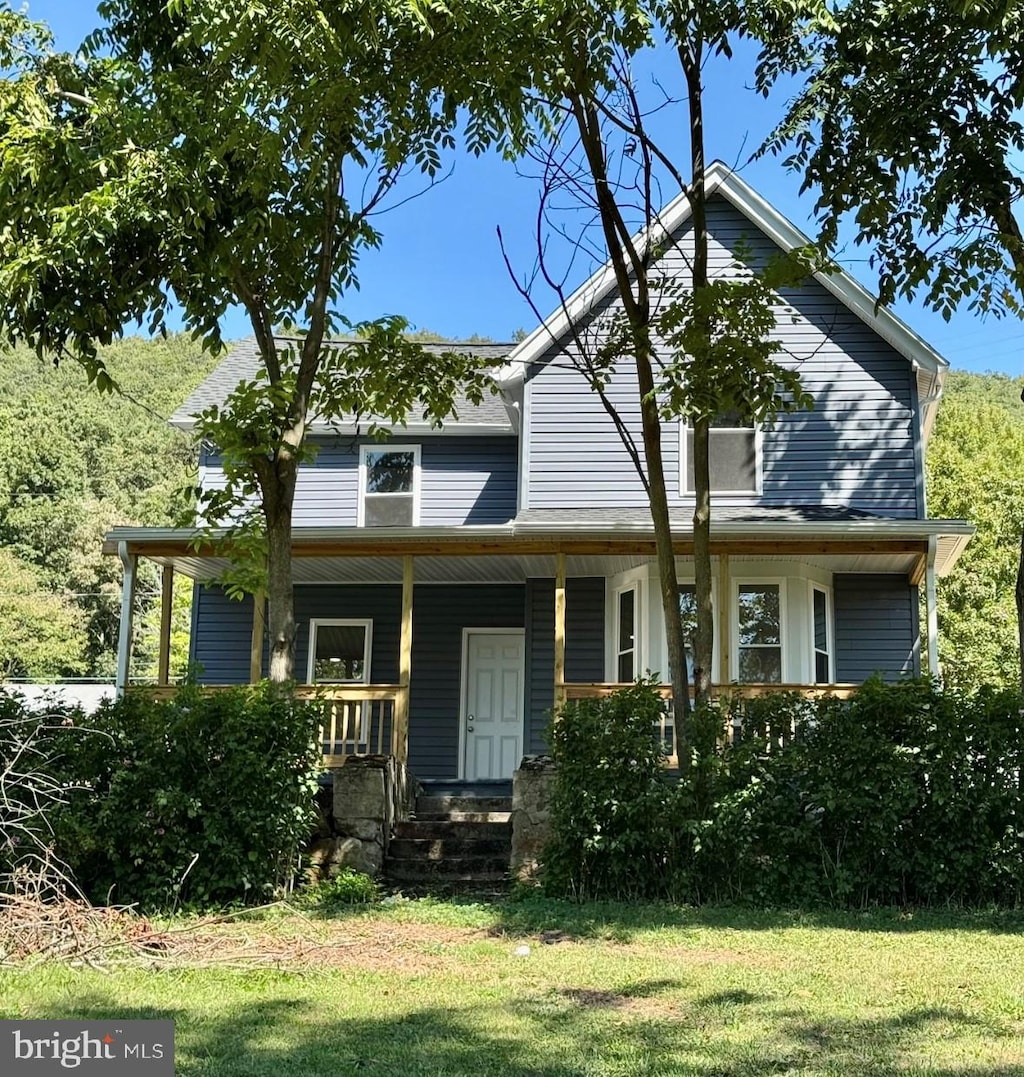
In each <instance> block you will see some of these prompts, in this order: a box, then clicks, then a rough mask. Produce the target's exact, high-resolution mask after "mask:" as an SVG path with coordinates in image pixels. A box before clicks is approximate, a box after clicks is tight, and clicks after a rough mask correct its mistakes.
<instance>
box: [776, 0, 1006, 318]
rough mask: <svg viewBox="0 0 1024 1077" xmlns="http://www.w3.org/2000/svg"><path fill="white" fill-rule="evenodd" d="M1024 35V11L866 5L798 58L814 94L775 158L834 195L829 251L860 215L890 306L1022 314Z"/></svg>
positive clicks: (855, 5) (806, 97) (786, 127)
mask: <svg viewBox="0 0 1024 1077" xmlns="http://www.w3.org/2000/svg"><path fill="white" fill-rule="evenodd" d="M1020 32H1021V10H1020V6H1019V4H1017V3H1016V2H1014V0H1003V2H999V3H994V4H975V5H963V4H960V3H957V2H955V0H939V2H937V3H936V2H931V0H928V2H924V0H898V2H897V3H893V4H888V5H886V6H885V7H879V6H878V5H877V4H874V3H872V2H871V0H854V2H852V3H848V4H843V5H840V6H829V7H827V8H822V9H821V11H820V13H819V15H818V17H817V18H816V19H814V20H813V21H812V22H811V23H810V25H809V27H808V31H807V37H806V40H805V46H806V47H805V49H798V50H794V52H793V53H792V54H791V55H790V56H789V57H786V58H785V61H787V62H784V63H783V66H787V67H788V68H789V69H790V70H793V71H795V72H796V73H797V74H799V75H801V76H802V77H803V78H804V80H805V83H804V87H803V90H802V92H801V93H799V94H798V95H797V96H796V98H795V100H794V101H793V103H792V105H791V109H790V113H789V115H788V117H787V118H786V120H785V121H784V122H783V123H782V124H781V125H780V127H779V129H778V130H777V131H776V132H775V134H774V136H773V138H772V139H771V140H770V141H769V147H770V148H771V149H772V150H774V151H776V152H781V151H782V150H783V148H785V147H789V148H791V155H790V156H789V158H788V160H787V163H788V164H789V165H791V166H793V167H796V168H799V169H800V170H801V171H802V172H804V174H805V177H806V180H805V186H808V187H810V186H815V187H818V188H820V196H819V199H818V209H819V210H820V212H821V218H822V224H823V238H824V240H825V242H826V243H827V244H828V245H830V246H833V245H834V244H835V242H836V240H837V237H838V227H839V222H840V220H841V219H842V218H843V217H844V216H846V215H851V216H852V218H853V222H854V224H855V227H856V229H857V232H856V237H857V241H858V242H860V243H865V244H868V245H869V246H870V247H871V248H872V250H873V260H874V263H875V265H876V267H877V270H878V274H879V296H880V299H881V301H882V302H883V303H888V302H891V301H892V299H893V298H895V297H896V296H898V295H906V296H912V295H914V294H915V293H917V292H919V291H923V292H924V294H925V296H926V299H927V301H928V303H929V304H930V305H931V306H932V307H934V308H935V309H936V310H939V311H941V312H942V313H943V314H944V315H945V316H946V317H947V318H948V317H949V316H950V314H951V313H952V311H953V309H954V308H955V307H956V306H958V305H959V304H960V303H963V302H967V303H968V305H969V306H970V307H972V308H974V307H978V308H980V309H994V310H995V311H996V312H1003V311H1006V310H1010V311H1018V310H1019V309H1020V298H1021V295H1022V292H1024V247H1022V245H1021V233H1020V229H1019V227H1018V226H1017V224H1016V222H1015V221H1014V216H1013V206H1014V204H1015V203H1016V201H1017V199H1018V198H1019V196H1020V180H1019V178H1018V176H1017V172H1016V166H1015V164H1014V158H1015V156H1016V155H1017V154H1019V153H1020V151H1021V150H1022V149H1024V124H1022V122H1021V113H1020V104H1021V97H1020V80H1021V77H1022V75H1024V66H1022V61H1021V52H1020ZM882 101H898V102H899V103H900V107H899V108H897V109H887V108H879V102H882Z"/></svg>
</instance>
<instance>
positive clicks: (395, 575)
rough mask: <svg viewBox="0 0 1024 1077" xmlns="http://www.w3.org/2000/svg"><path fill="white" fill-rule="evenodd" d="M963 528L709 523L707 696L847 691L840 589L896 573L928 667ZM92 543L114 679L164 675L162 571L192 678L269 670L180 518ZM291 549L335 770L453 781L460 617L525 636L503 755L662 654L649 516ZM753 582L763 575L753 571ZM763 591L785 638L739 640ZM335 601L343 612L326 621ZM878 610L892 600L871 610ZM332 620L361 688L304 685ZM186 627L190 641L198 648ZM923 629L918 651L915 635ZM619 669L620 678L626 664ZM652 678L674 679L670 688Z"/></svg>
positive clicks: (309, 689) (304, 668) (467, 634)
mask: <svg viewBox="0 0 1024 1077" xmlns="http://www.w3.org/2000/svg"><path fill="white" fill-rule="evenodd" d="M954 523H956V522H954ZM939 524H941V525H942V526H938V525H939ZM970 533H971V529H970V528H969V527H968V525H960V524H958V523H956V526H952V525H951V523H950V522H948V521H941V522H940V521H878V522H877V523H875V522H869V523H868V525H867V526H860V527H853V528H851V527H850V525H849V523H848V522H845V523H843V524H841V525H839V524H833V525H831V526H829V525H828V524H824V525H823V524H820V523H818V524H814V525H808V524H801V523H796V524H794V523H787V524H780V525H776V527H774V528H767V527H762V528H759V529H757V531H756V532H755V531H754V530H753V529H751V528H750V527H749V526H744V527H740V526H738V525H736V524H730V523H729V522H725V523H722V524H719V525H718V526H717V527H716V528H715V529H714V531H713V546H712V554H713V561H714V569H715V606H716V636H717V638H718V643H717V645H716V654H715V670H716V687H715V691H716V693H719V694H721V693H728V694H734V695H735V694H740V695H750V694H758V693H762V692H766V691H777V690H780V689H788V690H797V691H801V692H805V693H808V694H815V695H817V694H822V693H829V692H831V693H834V694H839V695H845V694H848V693H849V692H850V691H851V690H852V688H853V687H855V685H856V684H858V683H860V681H861V680H863V678H864V676H866V675H867V672H870V668H869V667H867V666H864V667H863V668H864V669H867V672H865V673H863V675H861V667H857V668H856V674H857V675H856V676H844V675H843V674H844V672H845V671H847V670H852V669H854V666H852V665H851V661H850V659H849V658H848V657H844V654H845V652H842V653H841V651H840V648H841V646H842V645H843V644H842V639H845V638H847V637H849V639H850V640H851V641H852V642H850V643H849V644H848V650H851V653H852V651H853V650H855V649H856V632H858V631H862V630H863V629H864V626H863V625H860V626H858V624H857V623H856V621H857V619H858V618H860V619H863V618H864V617H865V616H866V614H865V612H864V611H865V609H867V606H866V605H865V603H864V602H861V603H860V605H858V604H857V602H856V601H855V598H856V596H857V593H858V592H862V591H864V590H865V588H863V587H858V586H857V584H858V582H859V579H858V577H860V578H861V579H863V581H873V585H874V584H877V581H879V580H882V581H894V582H895V584H896V585H897V588H896V589H897V590H898V589H899V588H902V589H903V590H905V591H906V594H907V596H910V597H908V598H907V599H906V601H905V602H904V606H905V607H906V610H907V616H908V617H910V618H911V619H912V620H913V624H908V626H907V628H906V630H905V634H907V639H908V640H910V634H912V633H913V632H914V631H916V632H917V636H916V639H915V640H913V641H911V649H910V651H908V652H907V654H906V655H904V656H903V657H901V658H900V662H902V666H900V667H899V669H897V670H896V671H897V672H906V673H913V672H918V671H920V670H921V669H922V668H925V669H927V670H928V671H930V672H937V670H938V648H937V615H936V607H935V578H936V575H937V574H940V573H941V572H944V571H948V568H949V567H951V565H952V563H953V561H955V559H956V556H958V554H959V551H960V549H961V548H962V546H963V544H964V543H965V542H966V541H967V539H968V538H969V536H970ZM755 536H756V537H755ZM105 552H107V553H110V554H114V555H117V556H119V557H120V559H121V561H122V564H123V566H124V587H123V593H122V613H121V628H120V639H119V651H118V674H117V684H118V690H119V691H120V692H124V691H135V690H146V691H149V692H155V693H157V694H168V693H170V692H172V691H173V690H174V688H173V685H172V684H171V683H170V682H171V678H170V627H171V616H170V596H171V593H172V589H173V583H174V579H175V576H176V575H177V574H181V575H184V576H187V577H189V578H190V579H192V580H193V581H195V582H196V584H197V590H196V592H195V593H196V596H197V600H196V601H197V605H196V607H194V609H193V625H192V635H193V640H192V649H191V652H190V653H191V655H192V657H193V658H194V659H195V658H197V657H198V658H199V659H200V660H201V659H202V658H203V657H205V658H207V660H208V661H207V664H208V670H207V675H206V682H207V683H205V684H204V687H205V688H206V689H207V690H210V691H216V690H217V689H218V688H219V687H222V686H226V685H228V684H238V683H244V682H253V683H255V682H258V681H259V680H260V679H261V677H262V676H263V674H264V671H265V668H266V641H265V634H266V633H265V602H264V601H263V598H262V596H254V597H253V598H252V599H251V600H246V601H245V602H244V603H233V604H232V605H231V606H230V607H229V606H227V604H226V603H227V600H226V599H223V600H222V599H221V598H220V597H217V592H216V591H215V590H211V589H208V588H207V587H206V586H205V585H206V584H207V583H209V582H211V581H215V580H216V579H217V578H218V576H219V575H220V574H221V573H222V572H223V570H224V568H225V567H226V565H227V561H226V559H225V556H224V553H223V550H222V549H221V547H220V546H219V545H218V544H217V543H216V542H213V541H209V540H207V539H204V538H202V537H198V536H197V535H195V534H194V533H192V532H189V531H183V530H178V529H175V530H171V529H167V530H157V529H118V530H116V531H114V532H112V533H111V534H110V535H109V536H108V538H107V541H106V544H105ZM675 552H676V556H677V566H678V568H679V569H680V578H681V581H685V580H686V578H687V575H688V573H689V574H690V575H691V576H692V567H691V566H692V556H693V547H692V541H691V540H690V539H688V537H687V536H686V535H685V534H683V535H680V537H679V539H678V540H677V541H676V543H675ZM293 554H294V558H295V561H294V570H295V583H296V595H297V599H296V601H297V619H298V620H299V621H300V634H301V638H300V640H299V648H298V649H299V652H300V654H299V661H297V664H296V679H297V680H300V681H306V682H307V683H304V684H300V685H299V686H298V691H299V693H300V694H301V695H303V696H308V697H310V698H313V697H316V698H321V699H324V700H325V701H326V702H327V706H328V710H327V712H326V713H327V719H326V722H325V727H324V730H323V745H324V761H325V765H327V766H338V765H340V764H342V763H343V762H344V760H345V758H346V757H348V756H350V755H353V754H368V753H379V754H392V755H394V756H396V757H397V758H398V759H399V760H400V761H402V762H403V763H409V764H411V765H412V767H413V769H414V770H417V773H419V769H418V768H422V769H423V770H424V771H425V772H426V773H428V774H434V775H436V776H437V777H439V778H441V777H450V778H462V777H466V776H468V774H469V771H470V770H471V769H472V768H473V766H474V756H473V753H474V750H475V745H476V744H477V741H478V740H479V741H480V743H481V745H483V744H484V737H483V735H482V733H479V732H478V730H477V728H476V727H474V725H473V723H474V720H475V719H476V718H477V717H478V716H477V714H476V710H477V708H475V707H474V706H473V704H472V700H471V699H469V698H468V697H469V696H470V694H471V692H470V689H472V688H474V687H475V688H477V689H478V690H479V691H478V692H477V694H476V695H475V696H474V697H473V698H474V699H477V698H482V695H483V694H485V693H483V689H481V688H480V687H479V685H472V684H469V683H468V680H469V679H471V678H472V677H473V674H472V669H473V668H476V667H475V666H474V665H473V663H474V662H476V663H477V665H479V664H480V662H483V665H486V662H485V661H484V660H482V659H479V656H477V657H476V658H474V656H473V654H472V652H471V651H469V650H467V648H468V647H471V646H472V640H473V633H474V632H477V633H479V634H480V638H481V639H484V638H485V637H489V638H490V640H491V642H492V643H500V642H502V640H501V638H500V637H501V634H502V633H507V634H508V636H509V638H510V640H511V639H512V638H514V637H516V634H517V633H518V634H519V636H520V637H521V639H522V648H523V651H522V656H521V658H520V659H518V661H519V663H520V665H519V668H520V669H521V673H522V675H521V679H520V680H519V682H518V684H517V685H515V687H514V688H512V687H509V688H508V691H509V692H511V693H512V694H511V695H510V696H509V697H508V699H507V700H505V701H504V702H502V701H501V700H498V697H497V696H495V699H496V700H498V703H497V704H496V705H498V706H499V707H500V706H502V705H505V703H507V704H508V706H509V707H510V708H511V709H512V710H514V711H515V712H516V714H515V716H514V717H515V721H514V722H513V723H512V724H514V725H516V726H517V731H516V732H515V734H514V735H513V734H509V735H508V736H507V737H506V739H507V741H508V745H509V746H508V748H507V753H512V754H515V755H517V756H521V755H522V754H524V753H530V752H536V751H541V750H543V740H542V734H543V728H544V725H545V724H546V720H547V718H546V715H547V713H548V712H550V711H551V709H552V708H555V709H557V707H558V706H559V705H560V704H561V703H563V702H564V701H565V700H567V699H578V698H584V697H588V696H598V695H602V694H605V693H607V692H610V691H613V690H614V689H615V687H617V686H619V684H620V682H621V683H629V681H630V680H631V678H632V677H635V676H638V675H640V674H643V673H644V672H645V671H646V670H659V669H664V668H665V666H664V657H663V651H662V650H661V649H660V647H661V644H660V643H659V640H658V635H657V625H658V619H659V617H660V616H661V614H660V603H659V602H656V601H654V600H653V598H654V597H656V596H652V595H651V593H650V588H649V585H648V584H646V583H645V582H644V581H645V580H649V579H650V568H651V565H652V564H653V559H654V545H653V538H652V537H651V536H650V534H649V528H648V529H644V528H632V529H631V530H630V531H629V532H627V533H623V529H621V528H620V529H615V528H603V529H600V530H598V529H590V530H589V531H587V530H582V531H581V529H579V528H576V529H574V530H573V531H572V532H571V533H567V532H566V530H565V529H552V528H547V529H543V528H539V527H537V526H536V525H531V526H525V525H523V524H519V525H516V524H509V525H503V526H498V527H478V528H473V527H461V528H431V529H427V528H415V529H413V528H393V529H391V528H389V529H387V530H386V531H385V530H384V529H375V530H369V529H365V528H304V529H297V530H296V532H295V537H294V544H293ZM140 558H148V559H149V560H151V561H153V562H155V563H156V564H157V565H158V566H160V570H161V580H162V586H161V619H160V641H159V655H158V663H157V666H158V670H157V677H156V683H155V684H154V683H152V681H150V682H149V683H146V684H141V683H139V682H138V680H137V679H133V677H132V675H131V674H132V669H131V655H132V635H133V617H134V610H135V608H136V594H135V588H136V577H137V566H138V562H139V559H140ZM766 580H767V581H777V582H767V583H765V582H761V581H766ZM750 581H754V582H750ZM815 581H818V582H815ZM821 581H824V582H821ZM851 581H852V585H851ZM816 587H817V588H820V589H822V591H823V592H824V593H827V595H828V603H829V604H828V606H827V607H824V608H825V609H826V610H827V615H828V617H827V628H826V629H825V630H824V631H825V633H826V635H825V636H824V637H823V640H824V643H823V647H822V651H821V654H818V655H816V652H815V648H814V640H813V638H811V637H813V636H814V631H815V629H814V625H813V621H812V623H810V624H809V625H806V624H805V622H806V621H807V619H808V617H811V618H812V619H813V616H814V614H815V610H816V606H815V601H816V600H815V599H814V593H815V588H816ZM918 587H921V588H922V589H923V592H924V607H925V617H924V621H925V624H924V625H923V626H921V627H923V628H924V631H921V630H920V628H919V627H918V626H917V624H916V613H915V612H914V608H915V607H916V595H917V588H918ZM645 588H646V590H645ZM892 590H893V588H892V587H890V591H892ZM631 593H632V594H633V595H634V598H633V599H632V601H633V603H634V605H633V607H632V608H633V617H634V621H633V625H632V628H627V627H623V625H622V620H623V610H622V608H621V607H622V606H623V605H628V603H625V602H624V601H623V600H622V599H621V597H620V596H622V595H624V594H626V595H628V594H631ZM901 593H902V592H901ZM765 594H767V595H768V596H769V597H770V598H772V599H773V601H774V602H775V609H776V616H777V619H779V621H780V623H782V622H784V624H783V628H784V630H785V633H786V634H787V635H788V636H789V637H790V638H789V639H788V640H786V641H784V640H783V639H782V637H781V635H780V638H779V640H778V643H777V644H774V643H768V644H757V643H754V644H752V643H751V642H750V639H749V638H748V637H749V632H747V633H746V635H744V632H745V627H744V621H743V617H744V616H745V614H744V606H743V604H744V602H746V603H747V605H749V602H750V600H751V596H753V598H755V599H757V598H759V597H761V598H763V597H764V595H765ZM200 595H207V596H210V597H208V599H207V600H206V601H207V606H208V607H209V608H208V609H205V610H204V609H200V608H199V606H198V601H199V599H198V596H200ZM808 596H809V597H808ZM850 596H854V597H850ZM332 604H333V605H332ZM325 613H327V614H332V615H333V616H324V614H325ZM339 613H344V614H345V617H344V618H339V617H338V614H339ZM882 616H891V615H890V614H887V613H885V611H883V613H882ZM218 618H219V620H218ZM332 620H333V621H336V622H338V623H343V624H344V625H345V626H346V628H347V630H348V631H349V635H352V634H353V633H354V631H355V629H354V627H353V626H356V625H359V624H366V625H368V626H370V627H367V628H366V629H365V630H364V637H363V638H364V641H365V648H366V661H365V663H364V664H363V665H362V666H359V663H358V661H356V660H353V662H354V665H353V666H352V668H350V669H349V670H348V672H349V673H350V674H352V676H353V679H354V678H355V677H356V676H358V677H359V678H360V681H359V683H354V680H353V681H350V682H349V683H330V682H328V683H311V682H314V681H316V680H318V679H320V678H318V677H317V676H316V670H315V666H316V663H317V661H318V660H319V659H318V656H317V639H318V638H324V639H326V638H327V637H326V633H325V631H324V628H323V626H324V625H327V624H329V623H330V622H331V621H332ZM318 625H319V626H320V628H319V631H320V636H318V634H317V629H318ZM211 626H212V627H211ZM783 628H780V633H781V632H782V631H783ZM371 632H372V636H373V640H372V645H371V640H370V635H371ZM844 633H845V636H844V635H843V634H844ZM851 634H852V635H851ZM197 635H200V636H202V639H203V643H202V647H200V646H199V644H198V642H197ZM840 637H842V638H840ZM919 644H920V645H921V651H923V652H924V653H923V654H921V653H919V652H917V651H916V650H914V648H916V647H917V646H918V645H919ZM759 646H760V647H761V651H758V649H757V648H758V647H759ZM773 647H774V648H775V649H776V650H777V651H778V655H777V658H776V657H775V656H774V654H772V655H770V657H771V658H772V661H774V662H775V665H774V666H771V669H770V673H771V677H770V679H768V678H765V679H755V678H752V677H749V676H746V677H744V676H743V673H744V671H749V669H750V668H751V662H752V657H753V658H756V659H757V660H758V661H759V662H761V663H762V665H763V664H764V662H763V660H764V654H763V653H762V652H765V653H767V652H771V651H772V649H773ZM901 647H902V643H901ZM630 648H632V650H630ZM371 650H372V651H373V655H372V659H373V660H372V661H371ZM218 654H219V655H220V658H218V657H217V655H218ZM808 655H809V657H808ZM816 657H817V658H818V660H819V664H818V668H815V658H816ZM627 658H628V659H629V661H627ZM922 659H926V661H922ZM509 661H510V662H512V661H513V660H512V659H509ZM630 661H631V663H632V665H630ZM865 661H867V659H865ZM754 665H755V666H756V665H757V662H754ZM357 667H358V668H357ZM480 668H483V666H481V667H480ZM765 668H767V667H765ZM895 668H896V667H894V669H895ZM495 669H496V670H497V675H499V676H502V677H504V678H505V681H506V682H507V684H508V685H511V684H512V682H513V681H514V680H515V677H514V675H513V673H510V672H509V671H508V670H505V671H504V672H502V670H501V668H500V660H498V666H496V667H495ZM623 671H625V672H626V673H627V674H628V676H626V677H621V676H620V675H619V674H620V673H621V672H623ZM485 672H486V671H485ZM823 674H824V676H823ZM484 679H486V677H485V678H484ZM492 679H493V678H492ZM442 682H443V683H442ZM662 691H663V694H666V695H668V694H669V690H668V688H667V686H666V687H663V688H662ZM499 732H500V731H499ZM664 733H665V740H666V747H667V754H668V757H669V760H670V761H672V758H673V757H674V755H675V743H674V734H673V731H672V729H671V727H670V726H668V727H666V729H665V730H664ZM490 735H491V734H488V736H490ZM496 735H497V734H496ZM410 737H412V741H413V751H412V757H410ZM504 750H505V749H503V748H502V747H501V746H500V745H498V746H497V747H495V746H494V745H491V746H490V747H486V745H485V746H484V747H481V748H480V753H479V754H480V758H481V759H483V757H484V755H486V753H487V752H492V755H493V754H494V753H497V754H496V755H495V758H498V759H499V762H500V756H501V752H502V751H504ZM507 753H506V754H507ZM516 762H518V758H517V759H516ZM502 765H504V764H502Z"/></svg>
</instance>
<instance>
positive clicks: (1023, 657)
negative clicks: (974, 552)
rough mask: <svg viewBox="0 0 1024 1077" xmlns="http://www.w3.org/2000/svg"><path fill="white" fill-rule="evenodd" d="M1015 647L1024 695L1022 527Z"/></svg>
mask: <svg viewBox="0 0 1024 1077" xmlns="http://www.w3.org/2000/svg"><path fill="white" fill-rule="evenodd" d="M1017 647H1018V651H1019V655H1020V690H1021V694H1022V695H1024V527H1022V528H1021V532H1020V564H1019V565H1018V566H1017Z"/></svg>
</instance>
